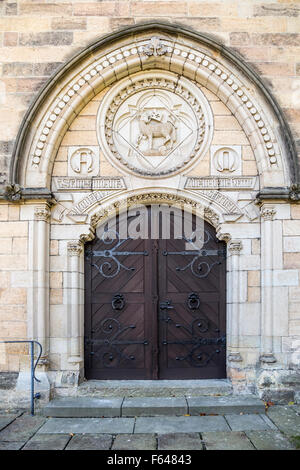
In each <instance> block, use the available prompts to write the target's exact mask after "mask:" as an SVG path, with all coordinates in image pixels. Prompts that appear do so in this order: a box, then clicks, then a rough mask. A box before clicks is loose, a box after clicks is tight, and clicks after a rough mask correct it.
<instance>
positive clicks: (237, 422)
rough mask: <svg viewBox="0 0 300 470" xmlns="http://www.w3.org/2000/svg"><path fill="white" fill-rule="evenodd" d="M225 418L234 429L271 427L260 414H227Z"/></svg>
mask: <svg viewBox="0 0 300 470" xmlns="http://www.w3.org/2000/svg"><path fill="white" fill-rule="evenodd" d="M225 418H226V420H227V422H228V424H229V426H230V428H231V429H232V431H247V430H251V431H252V430H262V429H270V426H269V425H268V424H267V422H266V421H265V420H264V419H262V417H261V416H259V415H249V414H248V415H226V416H225Z"/></svg>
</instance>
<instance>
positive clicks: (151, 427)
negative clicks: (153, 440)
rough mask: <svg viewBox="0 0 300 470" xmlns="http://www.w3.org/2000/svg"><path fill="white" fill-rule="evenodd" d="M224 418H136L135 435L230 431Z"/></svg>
mask: <svg viewBox="0 0 300 470" xmlns="http://www.w3.org/2000/svg"><path fill="white" fill-rule="evenodd" d="M229 430H230V428H229V426H228V424H227V423H226V421H225V419H224V418H223V416H190V417H184V416H178V417H176V418H175V417H172V416H171V417H169V416H166V417H157V418H136V425H135V429H134V432H135V433H159V434H166V433H178V432H181V433H185V432H201V431H229Z"/></svg>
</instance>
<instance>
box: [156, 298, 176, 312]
mask: <svg viewBox="0 0 300 470" xmlns="http://www.w3.org/2000/svg"><path fill="white" fill-rule="evenodd" d="M159 308H160V309H161V310H171V309H172V308H174V307H173V306H172V305H171V301H170V300H165V301H164V302H160V304H159Z"/></svg>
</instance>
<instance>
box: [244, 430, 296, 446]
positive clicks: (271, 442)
mask: <svg viewBox="0 0 300 470" xmlns="http://www.w3.org/2000/svg"><path fill="white" fill-rule="evenodd" d="M246 435H247V436H248V437H249V439H250V441H251V442H252V444H253V445H254V447H255V448H256V449H257V450H289V449H294V446H293V445H292V444H291V443H290V441H289V440H288V439H287V438H286V437H284V436H283V435H282V434H281V433H280V432H279V431H267V430H266V431H246Z"/></svg>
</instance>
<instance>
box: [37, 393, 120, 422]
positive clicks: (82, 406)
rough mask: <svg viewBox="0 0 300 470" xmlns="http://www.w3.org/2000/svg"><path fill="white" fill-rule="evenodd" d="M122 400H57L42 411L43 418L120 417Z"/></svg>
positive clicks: (80, 398) (77, 398)
mask: <svg viewBox="0 0 300 470" xmlns="http://www.w3.org/2000/svg"><path fill="white" fill-rule="evenodd" d="M122 401H123V398H92V397H88V398H85V397H76V398H72V397H70V398H58V399H56V400H52V401H51V402H50V403H48V404H47V405H46V406H45V408H44V409H43V414H44V415H45V416H52V417H61V418H68V417H71V418H98V417H99V418H102V417H110V418H112V417H118V416H121V405H122Z"/></svg>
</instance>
